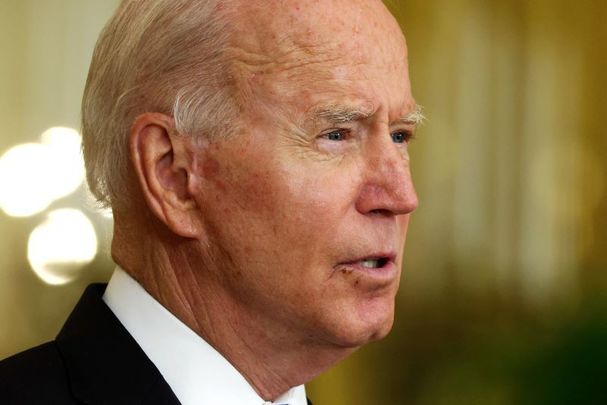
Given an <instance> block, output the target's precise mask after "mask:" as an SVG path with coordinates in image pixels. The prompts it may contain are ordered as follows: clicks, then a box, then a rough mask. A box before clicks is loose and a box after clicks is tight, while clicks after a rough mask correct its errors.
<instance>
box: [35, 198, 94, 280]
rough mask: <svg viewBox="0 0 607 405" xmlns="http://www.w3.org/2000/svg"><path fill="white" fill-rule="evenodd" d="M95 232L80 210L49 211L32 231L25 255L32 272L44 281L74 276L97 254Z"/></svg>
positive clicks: (66, 278) (68, 278) (73, 277)
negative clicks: (45, 217)
mask: <svg viewBox="0 0 607 405" xmlns="http://www.w3.org/2000/svg"><path fill="white" fill-rule="evenodd" d="M97 247H98V243H97V234H96V233H95V228H94V227H93V224H92V223H91V221H90V220H89V219H88V218H87V217H86V215H84V214H83V213H82V212H81V211H79V210H76V209H72V208H66V209H60V210H55V211H52V212H50V213H49V214H48V217H47V219H46V220H45V221H44V222H43V223H42V224H40V225H39V226H38V227H36V229H34V230H33V231H32V233H31V234H30V237H29V241H28V246H27V258H28V260H29V262H30V265H31V267H32V269H33V270H34V272H35V273H36V275H37V276H38V277H40V279H42V281H44V282H45V283H47V284H51V285H62V284H66V283H69V282H70V281H72V280H74V279H76V278H77V277H78V275H79V273H80V271H81V270H82V269H83V268H84V266H85V265H87V264H88V263H90V262H91V261H92V260H93V259H94V258H95V255H96V254H97Z"/></svg>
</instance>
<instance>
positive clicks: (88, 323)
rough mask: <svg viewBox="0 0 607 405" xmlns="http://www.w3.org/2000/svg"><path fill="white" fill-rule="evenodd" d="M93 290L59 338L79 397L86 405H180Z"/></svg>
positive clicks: (99, 289) (99, 290)
mask: <svg viewBox="0 0 607 405" xmlns="http://www.w3.org/2000/svg"><path fill="white" fill-rule="evenodd" d="M104 290H105V285H102V284H93V285H91V286H89V287H88V288H87V289H86V291H85V292H84V295H83V296H82V298H81V299H80V301H79V302H78V305H77V306H76V308H75V309H74V311H73V312H72V313H71V315H70V316H69V318H68V320H67V322H66V323H65V325H64V327H63V329H62V330H61V332H60V333H59V335H58V336H57V345H58V347H59V351H60V353H61V355H62V357H63V360H64V362H65V364H66V368H67V372H68V378H69V381H70V385H71V389H72V392H73V394H74V396H75V397H77V398H78V399H80V400H81V401H83V402H84V403H87V404H141V405H144V404H145V405H155V404H158V405H160V404H163V405H170V404H175V405H177V404H179V401H178V400H177V398H176V397H175V395H174V394H173V392H172V391H171V389H170V387H169V386H168V384H167V383H166V382H165V380H164V379H163V378H162V375H161V374H160V372H159V371H158V370H157V369H156V367H155V366H154V364H153V363H152V362H151V361H150V360H149V359H148V358H147V356H146V355H145V353H144V352H143V351H142V350H141V348H140V347H139V346H138V345H137V343H136V342H135V340H134V339H133V338H132V337H131V336H130V335H129V334H128V332H127V331H126V329H124V327H123V326H122V325H121V324H120V322H119V321H118V319H116V317H115V316H114V314H113V313H112V311H110V309H109V308H108V307H107V306H106V305H105V303H104V302H103V300H102V299H101V297H102V295H103V291H104Z"/></svg>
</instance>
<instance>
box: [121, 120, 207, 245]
mask: <svg viewBox="0 0 607 405" xmlns="http://www.w3.org/2000/svg"><path fill="white" fill-rule="evenodd" d="M187 140H189V138H186V137H183V136H181V135H179V134H178V133H177V131H176V129H175V124H174V121H173V118H171V117H169V116H168V115H165V114H160V113H144V114H141V115H140V116H138V117H137V118H136V119H135V122H134V123H133V125H132V127H131V132H130V152H131V161H132V163H133V166H134V168H135V172H136V174H137V178H138V180H139V185H140V186H141V191H142V194H143V197H144V198H145V201H146V203H147V205H148V207H149V209H150V210H151V211H152V213H153V214H154V215H155V216H156V217H157V218H158V219H159V220H160V221H162V222H163V223H164V224H165V225H166V226H167V227H168V228H169V229H171V231H173V232H174V233H175V234H177V235H180V236H182V237H186V238H196V237H197V236H198V235H199V230H200V227H199V220H198V216H197V213H198V209H197V205H196V202H195V200H194V198H193V196H192V195H191V193H190V190H189V187H188V183H189V179H190V163H189V162H190V159H189V158H188V153H189V150H188V147H187V146H188V143H187Z"/></svg>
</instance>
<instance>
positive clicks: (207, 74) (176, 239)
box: [0, 0, 421, 405]
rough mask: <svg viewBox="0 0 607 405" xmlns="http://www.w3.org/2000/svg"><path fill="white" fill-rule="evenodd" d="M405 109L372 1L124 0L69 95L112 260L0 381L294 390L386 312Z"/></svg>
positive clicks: (233, 391)
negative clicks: (109, 223)
mask: <svg viewBox="0 0 607 405" xmlns="http://www.w3.org/2000/svg"><path fill="white" fill-rule="evenodd" d="M420 117H421V114H420V112H419V109H418V107H417V106H416V104H415V101H414V100H413V97H412V95H411V89H410V84H409V76H408V72H407V49H406V45H405V41H404V38H403V36H402V33H401V31H400V28H399V26H398V24H397V22H396V21H395V20H394V18H393V17H392V16H391V15H390V13H389V12H388V11H387V9H386V8H385V7H384V5H383V4H382V2H381V1H380V0H306V1H301V0H300V1H297V0H255V1H253V0H125V1H123V3H122V4H121V5H120V7H119V9H118V11H117V12H116V14H115V15H114V17H113V18H112V19H111V21H110V22H109V23H108V25H107V27H106V28H105V29H104V31H103V33H102V34H101V37H100V39H99V41H98V43H97V46H96V49H95V53H94V56H93V61H92V64H91V68H90V73H89V77H88V81H87V85H86V90H85V94H84V100H83V109H82V120H83V144H84V155H85V160H86V164H87V173H88V181H89V184H90V187H91V190H92V191H93V193H94V194H95V195H96V196H97V198H98V199H99V200H100V201H101V202H102V203H104V204H106V205H109V206H111V207H112V209H113V212H114V219H115V228H114V237H113V242H112V256H113V258H114V260H115V262H116V263H117V265H118V267H117V269H116V271H115V272H114V275H113V276H112V278H111V280H110V282H109V285H108V286H107V289H105V291H104V286H101V285H97V286H91V287H89V289H88V290H87V292H86V293H85V295H84V296H83V298H82V299H81V301H80V303H79V304H78V306H77V307H76V309H75V311H74V312H73V313H72V315H71V316H70V318H69V319H68V321H67V323H66V325H65V326H64V328H63V330H62V331H61V333H60V334H59V336H58V337H57V340H56V341H54V342H51V343H47V344H45V345H42V346H40V347H38V348H35V349H32V350H30V351H27V352H25V353H22V354H20V355H17V356H15V357H13V358H11V359H8V360H5V361H4V363H3V364H2V365H1V366H0V386H1V389H0V392H1V396H0V401H2V402H3V403H53V404H72V403H91V404H96V403H99V404H101V403H103V404H135V403H137V404H139V403H141V404H178V403H181V404H210V405H218V404H228V405H234V404H257V405H261V404H264V403H277V404H286V403H288V404H290V405H301V404H305V403H306V395H305V390H304V387H303V384H304V383H305V382H307V381H310V380H311V379H312V378H314V377H315V376H316V375H318V374H319V373H321V372H323V371H324V370H326V369H327V368H329V367H331V366H332V365H334V364H335V363H336V362H338V361H340V360H342V359H343V358H345V357H346V356H348V355H349V354H351V353H352V352H353V351H354V350H356V348H358V347H360V346H361V345H364V344H366V343H368V342H370V341H374V340H377V339H381V338H382V337H384V336H385V335H386V334H387V333H388V331H389V330H390V328H391V326H392V322H393V315H394V298H395V295H396V292H397V289H398V285H399V277H400V268H401V263H402V257H403V246H404V242H405V234H406V231H407V223H408V221H409V214H410V213H411V212H412V211H413V210H414V209H415V208H416V206H417V198H416V195H415V191H414V189H413V185H412V182H411V177H410V171H409V155H408V142H409V140H410V138H411V136H412V134H413V131H414V129H415V126H416V124H417V122H418V121H419V119H420ZM6 398H9V399H8V402H5V401H7V399H6ZM11 401H12V402H11Z"/></svg>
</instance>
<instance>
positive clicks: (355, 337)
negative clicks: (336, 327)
mask: <svg viewBox="0 0 607 405" xmlns="http://www.w3.org/2000/svg"><path fill="white" fill-rule="evenodd" d="M348 318H349V322H348V323H347V324H346V325H343V329H342V331H341V333H340V334H339V335H341V336H339V338H338V339H339V341H340V342H341V345H342V346H344V347H351V348H355V347H359V346H363V345H365V344H367V343H371V342H375V341H378V340H381V339H383V338H385V337H386V336H387V335H388V334H389V333H390V331H391V330H392V326H393V324H394V300H393V299H392V300H391V301H390V302H382V303H381V304H379V303H375V305H373V306H371V307H367V306H366V307H364V308H359V309H358V310H357V311H355V313H353V314H350V317H348ZM344 320H345V319H342V321H344Z"/></svg>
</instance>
